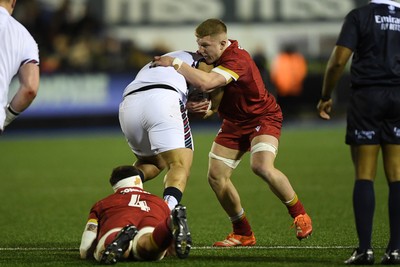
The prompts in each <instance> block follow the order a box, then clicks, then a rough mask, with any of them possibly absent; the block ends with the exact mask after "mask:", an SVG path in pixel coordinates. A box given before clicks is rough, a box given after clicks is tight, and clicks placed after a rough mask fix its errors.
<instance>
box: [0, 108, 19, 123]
mask: <svg viewBox="0 0 400 267" xmlns="http://www.w3.org/2000/svg"><path fill="white" fill-rule="evenodd" d="M19 114H20V112H17V111H15V110H14V109H13V108H12V107H11V105H10V104H8V105H7V107H6V119H5V120H4V127H6V126H8V125H9V124H10V123H11V122H12V121H13V120H15V118H17V117H18V116H19Z"/></svg>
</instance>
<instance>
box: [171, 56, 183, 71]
mask: <svg viewBox="0 0 400 267" xmlns="http://www.w3.org/2000/svg"><path fill="white" fill-rule="evenodd" d="M182 64H183V61H182V60H181V59H180V58H177V57H176V58H174V60H173V61H172V66H173V67H174V69H175V70H179V69H180V68H181V66H182Z"/></svg>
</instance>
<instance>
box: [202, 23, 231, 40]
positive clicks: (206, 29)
mask: <svg viewBox="0 0 400 267" xmlns="http://www.w3.org/2000/svg"><path fill="white" fill-rule="evenodd" d="M227 32H228V30H227V28H226V25H225V23H224V22H223V21H222V20H220V19H207V20H205V21H203V22H202V23H200V24H199V26H197V28H196V32H195V33H196V37H198V38H203V37H205V36H211V37H213V36H215V35H218V34H221V33H225V34H226V33H227Z"/></svg>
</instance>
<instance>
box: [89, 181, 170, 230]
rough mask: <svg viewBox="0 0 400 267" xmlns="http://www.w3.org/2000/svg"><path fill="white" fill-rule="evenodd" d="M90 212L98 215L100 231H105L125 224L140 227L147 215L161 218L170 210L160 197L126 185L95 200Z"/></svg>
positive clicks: (167, 214)
mask: <svg viewBox="0 0 400 267" xmlns="http://www.w3.org/2000/svg"><path fill="white" fill-rule="evenodd" d="M92 213H94V214H96V216H97V217H98V220H99V223H100V224H101V232H102V233H105V232H107V231H108V230H110V229H112V228H115V227H123V226H125V225H127V224H134V225H135V226H137V227H138V228H141V227H142V226H143V225H142V224H143V223H145V224H146V218H147V217H151V218H156V219H158V220H162V219H164V218H166V217H167V216H169V213H170V212H169V208H168V206H167V204H166V203H165V202H164V200H163V199H161V198H160V197H158V196H156V195H153V194H150V193H148V192H146V191H144V190H141V189H139V188H131V187H127V188H121V189H119V190H118V191H117V192H116V193H114V194H112V195H110V196H108V197H106V198H104V199H102V200H100V201H99V202H97V203H96V204H95V205H94V206H93V208H92V210H91V214H92ZM91 216H92V215H91ZM96 216H95V217H96ZM143 220H145V221H144V222H143ZM147 226H148V225H147Z"/></svg>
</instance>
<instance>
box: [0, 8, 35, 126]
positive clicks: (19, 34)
mask: <svg viewBox="0 0 400 267" xmlns="http://www.w3.org/2000/svg"><path fill="white" fill-rule="evenodd" d="M28 62H33V63H35V64H39V49H38V46H37V43H36V42H35V40H34V39H33V37H32V36H31V34H30V33H29V32H28V30H27V29H26V28H25V27H24V26H23V25H22V24H21V23H19V22H18V21H17V20H16V19H14V18H13V17H12V16H11V15H10V13H8V11H7V9H5V8H3V7H0V121H1V122H3V121H4V120H5V111H4V107H5V106H6V105H7V101H8V90H9V86H10V82H11V80H12V78H13V77H14V76H15V74H17V72H18V70H19V68H20V66H21V65H23V64H26V63H28Z"/></svg>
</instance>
